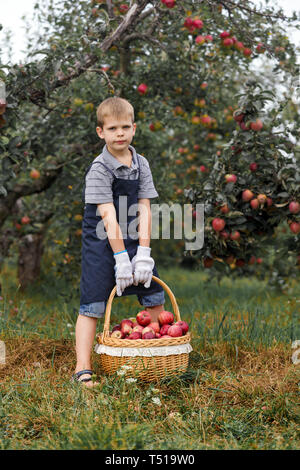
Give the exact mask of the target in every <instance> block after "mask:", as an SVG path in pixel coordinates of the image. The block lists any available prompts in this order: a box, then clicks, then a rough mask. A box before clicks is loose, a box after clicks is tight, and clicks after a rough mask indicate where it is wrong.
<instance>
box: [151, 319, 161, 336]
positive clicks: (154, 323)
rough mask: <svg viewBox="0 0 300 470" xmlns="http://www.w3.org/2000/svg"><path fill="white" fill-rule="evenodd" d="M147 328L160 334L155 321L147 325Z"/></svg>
mask: <svg viewBox="0 0 300 470" xmlns="http://www.w3.org/2000/svg"><path fill="white" fill-rule="evenodd" d="M149 328H152V330H153V331H154V332H155V333H159V332H160V326H159V323H158V322H157V321H154V322H151V323H150V324H149Z"/></svg>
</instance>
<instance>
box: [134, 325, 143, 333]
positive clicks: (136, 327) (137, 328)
mask: <svg viewBox="0 0 300 470" xmlns="http://www.w3.org/2000/svg"><path fill="white" fill-rule="evenodd" d="M143 329H144V327H143V326H142V325H136V326H134V327H133V328H132V332H134V331H137V332H139V333H142V331H143Z"/></svg>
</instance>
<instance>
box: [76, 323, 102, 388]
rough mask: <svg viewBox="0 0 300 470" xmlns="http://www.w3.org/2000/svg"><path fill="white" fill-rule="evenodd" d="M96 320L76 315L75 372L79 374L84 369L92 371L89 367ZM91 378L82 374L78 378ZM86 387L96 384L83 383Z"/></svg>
mask: <svg viewBox="0 0 300 470" xmlns="http://www.w3.org/2000/svg"><path fill="white" fill-rule="evenodd" d="M96 325H97V318H93V317H87V316H85V315H78V318H77V322H76V329H75V335H76V356H77V363H76V368H75V372H79V371H80V370H84V369H90V370H91V369H92V367H91V353H92V347H93V343H94V339H95V334H96ZM90 377H91V376H90V375H89V374H84V375H82V376H81V377H80V380H81V379H88V378H90ZM83 384H84V385H86V386H87V387H93V386H94V385H98V383H96V382H92V381H90V382H83Z"/></svg>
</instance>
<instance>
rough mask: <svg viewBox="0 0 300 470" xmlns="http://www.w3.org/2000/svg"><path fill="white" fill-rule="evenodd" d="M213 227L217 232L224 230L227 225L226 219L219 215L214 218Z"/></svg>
mask: <svg viewBox="0 0 300 470" xmlns="http://www.w3.org/2000/svg"><path fill="white" fill-rule="evenodd" d="M211 224H212V227H213V229H214V230H215V231H216V232H220V231H222V230H223V228H224V227H225V225H226V222H225V220H223V219H220V218H219V217H215V218H214V219H213V220H212V223H211Z"/></svg>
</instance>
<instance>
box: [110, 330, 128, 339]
mask: <svg viewBox="0 0 300 470" xmlns="http://www.w3.org/2000/svg"><path fill="white" fill-rule="evenodd" d="M124 336H125V335H124V334H123V333H122V331H120V330H115V331H113V332H112V334H111V337H112V338H116V339H122V338H124Z"/></svg>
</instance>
